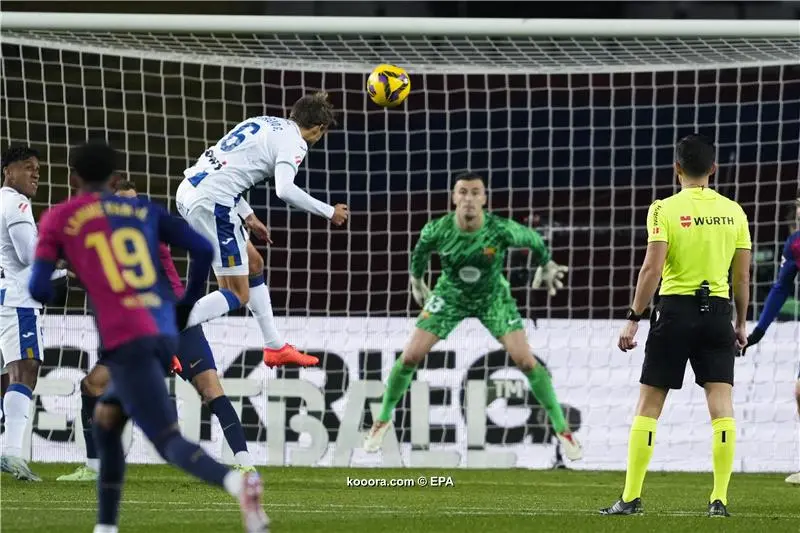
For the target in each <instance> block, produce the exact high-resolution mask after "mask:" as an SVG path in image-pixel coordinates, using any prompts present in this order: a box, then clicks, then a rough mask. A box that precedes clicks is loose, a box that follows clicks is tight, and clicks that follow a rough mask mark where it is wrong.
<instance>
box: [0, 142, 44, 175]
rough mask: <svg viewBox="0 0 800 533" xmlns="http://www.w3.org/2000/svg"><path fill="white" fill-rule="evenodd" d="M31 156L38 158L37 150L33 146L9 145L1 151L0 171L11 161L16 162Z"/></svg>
mask: <svg viewBox="0 0 800 533" xmlns="http://www.w3.org/2000/svg"><path fill="white" fill-rule="evenodd" d="M31 157H35V158H36V159H39V152H38V150H36V149H35V148H32V147H30V146H24V145H23V146H11V147H9V148H8V150H6V151H5V152H3V160H2V163H0V165H2V166H0V172H4V171H5V170H6V167H7V166H8V165H10V164H11V163H16V162H17V161H25V160H26V159H29V158H31Z"/></svg>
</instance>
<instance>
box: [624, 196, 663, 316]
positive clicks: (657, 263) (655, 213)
mask: <svg viewBox="0 0 800 533" xmlns="http://www.w3.org/2000/svg"><path fill="white" fill-rule="evenodd" d="M662 209H663V208H662V205H661V202H659V201H658V200H656V201H655V202H653V204H652V205H651V206H650V209H649V210H648V212H647V252H645V256H644V262H643V263H642V268H641V269H640V270H639V278H638V279H637V281H636V292H635V293H634V296H633V303H632V304H631V309H632V310H633V312H634V313H636V314H637V315H641V314H642V313H644V310H645V309H647V306H648V304H649V303H650V300H652V299H653V296H654V295H655V294H656V289H657V288H658V282H659V281H660V280H661V272H662V271H663V270H664V263H665V262H666V260H667V250H668V249H669V225H668V223H667V222H668V221H667V220H666V216H665V215H664V214H663V213H662Z"/></svg>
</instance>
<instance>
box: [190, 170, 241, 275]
mask: <svg viewBox="0 0 800 533" xmlns="http://www.w3.org/2000/svg"><path fill="white" fill-rule="evenodd" d="M175 203H176V204H177V206H178V213H180V215H181V216H182V217H183V218H184V220H186V222H188V223H189V225H190V226H191V227H192V228H193V229H194V230H195V231H197V232H198V233H200V234H201V235H203V236H204V237H205V238H206V239H208V240H209V241H210V242H211V244H212V245H213V247H214V262H213V263H212V266H213V268H214V273H215V274H216V275H217V276H246V275H247V274H248V272H249V265H248V262H247V234H246V233H245V231H244V228H243V227H242V219H241V218H239V215H238V214H237V213H236V209H235V208H234V207H228V206H226V205H221V204H216V203H213V202H212V201H211V200H206V199H199V198H197V194H196V189H195V188H194V187H193V186H192V185H191V184H190V183H189V182H188V181H186V180H184V181H183V182H182V183H181V184H180V186H179V187H178V192H177V194H176V195H175Z"/></svg>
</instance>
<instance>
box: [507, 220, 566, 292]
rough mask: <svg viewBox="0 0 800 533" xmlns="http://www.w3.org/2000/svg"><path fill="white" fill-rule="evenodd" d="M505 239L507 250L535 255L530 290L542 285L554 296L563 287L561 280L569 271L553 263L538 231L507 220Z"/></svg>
mask: <svg viewBox="0 0 800 533" xmlns="http://www.w3.org/2000/svg"><path fill="white" fill-rule="evenodd" d="M506 239H507V245H508V247H509V248H528V249H529V250H531V251H532V252H533V253H534V254H535V259H534V261H535V262H536V264H537V265H538V266H537V268H536V273H535V274H534V275H533V283H531V287H532V288H534V289H538V288H539V287H541V286H542V285H543V284H544V285H545V287H547V292H548V294H549V295H550V296H555V294H556V292H557V291H558V289H561V288H563V287H564V282H563V281H561V280H562V279H563V278H564V273H565V272H567V270H569V269H568V268H567V267H565V266H562V265H559V264H557V263H556V262H555V261H553V259H552V256H551V255H550V249H549V248H548V247H547V244H545V242H544V239H543V238H542V236H541V235H540V234H539V232H538V231H536V230H534V229H532V228H528V227H526V226H523V225H522V224H520V223H519V222H515V221H513V220H507V222H506Z"/></svg>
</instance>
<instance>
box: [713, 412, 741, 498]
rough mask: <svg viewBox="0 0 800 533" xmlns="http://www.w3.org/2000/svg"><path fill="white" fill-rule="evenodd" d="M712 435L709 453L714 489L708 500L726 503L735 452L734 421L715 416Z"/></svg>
mask: <svg viewBox="0 0 800 533" xmlns="http://www.w3.org/2000/svg"><path fill="white" fill-rule="evenodd" d="M711 427H712V428H713V429H714V437H713V439H714V440H713V441H712V444H711V454H712V456H713V458H714V490H713V491H712V492H711V498H709V502H713V501H715V500H721V501H722V503H723V504H724V505H728V483H729V482H730V480H731V472H733V456H734V454H735V453H736V421H735V420H734V419H733V418H716V419H714V420H712V421H711Z"/></svg>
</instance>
